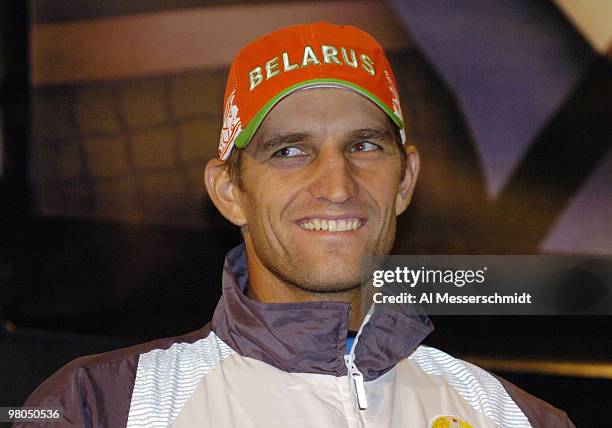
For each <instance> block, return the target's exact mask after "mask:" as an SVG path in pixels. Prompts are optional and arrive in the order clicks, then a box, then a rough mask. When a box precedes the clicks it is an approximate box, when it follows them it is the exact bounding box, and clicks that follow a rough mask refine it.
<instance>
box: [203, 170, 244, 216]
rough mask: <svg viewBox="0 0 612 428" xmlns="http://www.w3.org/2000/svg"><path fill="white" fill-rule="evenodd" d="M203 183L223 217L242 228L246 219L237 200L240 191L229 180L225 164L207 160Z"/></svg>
mask: <svg viewBox="0 0 612 428" xmlns="http://www.w3.org/2000/svg"><path fill="white" fill-rule="evenodd" d="M204 183H205V185H206V191H207V192H208V196H209V197H210V199H211V200H212V202H213V204H215V206H216V207H217V209H218V210H219V212H220V213H221V214H222V215H223V217H225V218H226V219H227V220H229V221H230V222H232V223H233V224H235V225H236V226H244V225H245V224H246V219H245V216H244V213H243V211H242V207H241V206H240V202H239V199H238V198H237V194H238V192H240V189H238V186H236V184H234V183H233V182H232V180H231V179H230V176H229V173H228V172H227V166H226V164H225V162H223V161H222V160H220V159H211V160H209V161H208V163H207V164H206V169H205V170H204Z"/></svg>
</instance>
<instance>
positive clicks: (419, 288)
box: [370, 255, 612, 315]
mask: <svg viewBox="0 0 612 428" xmlns="http://www.w3.org/2000/svg"><path fill="white" fill-rule="evenodd" d="M370 282H371V284H372V293H371V300H372V302H373V303H376V304H383V305H384V304H390V305H398V304H399V305H420V306H422V307H423V308H424V309H425V310H426V312H427V313H429V314H431V315H562V314H576V315H579V314H584V315H604V314H612V291H611V290H612V258H611V257H583V256H580V257H578V256H548V255H547V256H474V255H470V256H431V255H427V256H389V257H388V258H387V259H386V260H385V261H384V262H383V263H381V265H380V266H379V268H378V269H375V270H374V271H370Z"/></svg>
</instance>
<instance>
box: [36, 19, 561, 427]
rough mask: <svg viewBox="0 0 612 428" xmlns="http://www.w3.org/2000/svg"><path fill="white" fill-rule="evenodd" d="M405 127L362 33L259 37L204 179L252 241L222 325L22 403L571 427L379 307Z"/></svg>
mask: <svg viewBox="0 0 612 428" xmlns="http://www.w3.org/2000/svg"><path fill="white" fill-rule="evenodd" d="M403 126H404V125H403V119H402V116H401V110H400V103H399V98H398V95H397V90H396V84H395V78H394V77H393V74H392V71H391V68H390V66H389V63H388V61H387V59H386V58H385V56H384V53H383V51H382V48H381V47H380V46H379V44H378V43H377V42H376V41H375V40H374V39H372V38H371V37H370V36H369V35H367V34H366V33H364V32H362V31H361V30H358V29H356V28H354V27H348V26H334V25H331V24H328V23H316V24H307V25H298V26H294V27H289V28H285V29H282V30H279V31H276V32H274V33H271V34H269V35H267V36H264V37H262V38H260V39H257V40H255V41H254V42H252V43H251V44H250V45H248V46H247V47H246V48H244V49H243V50H242V51H241V52H240V53H239V54H238V56H237V57H236V59H235V61H234V62H233V64H232V67H231V69H230V73H229V77H228V84H227V90H226V94H225V110H224V120H223V129H222V132H221V142H220V146H219V157H220V159H215V160H211V161H210V162H209V163H208V165H207V167H206V171H205V181H206V187H207V190H208V193H209V195H210V198H211V200H212V201H213V202H214V204H215V205H216V207H217V208H218V209H219V211H220V212H221V213H222V214H223V215H224V216H225V217H226V218H227V219H228V220H229V221H231V222H232V223H233V224H235V225H237V226H238V227H240V228H241V231H242V235H243V238H244V245H242V246H240V247H238V248H235V249H234V250H232V251H231V252H230V253H229V254H228V255H227V258H226V263H225V267H224V271H223V284H222V287H223V296H222V298H221V300H220V302H219V304H218V306H217V309H216V310H215V313H214V316H213V320H212V321H211V322H210V323H209V324H207V325H206V326H205V327H203V328H202V329H200V330H198V331H196V332H193V333H190V334H187V335H185V336H181V337H174V338H168V339H161V340H158V341H154V342H151V343H147V344H144V345H138V346H135V347H132V348H127V349H122V350H118V351H113V352H109V353H106V354H101V355H95V356H90V357H84V358H80V359H78V360H76V361H74V362H72V363H70V364H69V365H67V366H66V367H64V368H63V369H62V370H60V371H59V372H58V373H56V374H55V375H54V376H52V377H51V378H50V379H48V380H47V381H46V382H45V383H43V385H41V386H40V387H39V388H38V389H37V390H36V391H35V392H34V394H33V395H32V396H31V397H30V399H29V400H28V402H27V403H26V405H28V406H48V407H59V408H60V410H61V413H62V415H63V420H62V424H63V425H64V426H111V427H119V426H147V427H150V426H173V427H195V426H198V427H201V426H203V427H296V428H297V427H315V426H316V427H362V426H363V427H365V426H371V427H395V426H397V427H399V426H409V427H421V426H423V427H451V426H454V427H497V426H504V427H529V426H533V427H553V426H554V427H568V426H573V425H572V424H571V422H570V421H569V419H568V418H567V416H566V415H565V414H564V413H563V412H562V411H559V410H557V409H555V408H553V407H551V406H549V405H548V404H546V403H544V402H542V401H540V400H538V399H536V398H534V397H531V396H529V395H528V394H526V393H525V392H523V391H521V390H519V389H518V388H516V387H515V386H513V385H511V384H509V383H507V382H506V381H504V380H500V379H497V378H495V377H494V376H492V375H491V374H489V373H487V372H486V371H484V370H482V369H480V368H478V367H475V366H473V365H471V364H469V363H466V362H463V361H461V360H457V359H454V358H453V357H451V356H449V355H447V354H445V353H444V352H442V351H439V350H437V349H434V348H429V347H426V346H420V343H421V342H422V340H423V339H424V338H425V337H426V336H427V334H428V333H429V332H431V330H432V329H433V327H432V325H431V323H430V321H429V320H428V318H427V317H426V316H424V315H421V314H419V313H418V312H416V311H415V310H414V308H412V307H409V306H408V307H401V305H400V306H397V307H394V306H383V305H370V302H371V300H370V301H369V297H368V296H369V293H368V290H369V287H368V280H367V279H368V274H369V273H371V272H372V271H373V270H374V269H376V267H377V266H378V264H377V260H380V258H381V257H383V256H385V255H386V254H388V253H389V252H390V250H391V247H392V245H393V242H394V239H395V227H396V216H398V215H399V214H401V213H402V212H403V211H404V210H406V208H407V207H408V205H409V204H410V200H411V197H412V193H413V190H414V187H415V182H416V178H417V175H418V171H419V157H418V153H417V150H416V149H415V148H414V147H412V146H409V145H405V137H404V132H403ZM370 306H371V307H370ZM368 307H370V308H369V309H368ZM355 331H356V332H357V333H356V334H355V335H354V337H353V338H351V337H350V336H351V332H355Z"/></svg>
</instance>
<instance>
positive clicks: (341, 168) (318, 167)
mask: <svg viewBox="0 0 612 428" xmlns="http://www.w3.org/2000/svg"><path fill="white" fill-rule="evenodd" d="M313 167H314V170H313V171H311V173H312V175H311V177H312V184H311V186H310V193H311V195H312V196H313V197H314V198H317V199H321V200H326V201H328V202H331V203H334V204H342V203H344V202H347V201H349V200H351V199H353V198H355V197H357V195H358V194H359V185H358V183H357V181H356V180H355V176H354V174H355V171H354V168H353V167H352V165H351V164H350V161H349V159H347V158H346V156H345V155H344V154H343V153H341V152H339V151H337V150H335V149H330V150H322V151H321V152H320V153H319V156H318V158H317V160H316V161H315V162H314V165H313Z"/></svg>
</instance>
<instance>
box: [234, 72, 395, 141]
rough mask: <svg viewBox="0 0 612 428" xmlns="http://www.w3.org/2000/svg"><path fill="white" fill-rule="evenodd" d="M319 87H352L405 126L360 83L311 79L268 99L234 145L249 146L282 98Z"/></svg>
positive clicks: (351, 88)
mask: <svg viewBox="0 0 612 428" xmlns="http://www.w3.org/2000/svg"><path fill="white" fill-rule="evenodd" d="M317 87H324V88H344V89H350V90H352V91H355V92H357V93H359V94H360V95H363V96H364V97H366V98H367V99H369V100H370V101H372V102H373V103H374V104H376V105H377V106H378V107H380V108H381V109H382V110H383V111H384V112H385V113H386V114H387V116H389V118H390V119H391V120H392V121H393V123H394V124H395V125H396V126H397V127H398V128H400V129H403V128H404V122H403V121H402V118H401V117H399V116H398V115H397V114H395V112H394V111H393V110H391V109H390V108H389V106H387V105H386V104H385V103H384V102H382V101H381V99H380V98H378V97H377V96H376V95H374V94H373V93H372V92H370V91H368V90H367V89H364V88H362V87H361V86H359V85H355V84H354V83H351V82H348V81H346V80H342V79H311V80H305V81H303V82H300V83H296V84H295V85H292V86H289V87H288V88H286V89H284V90H283V91H281V92H279V93H278V94H276V95H275V96H274V97H273V98H272V99H270V101H268V102H267V103H266V104H265V105H264V106H263V107H262V108H261V109H260V110H259V111H258V112H257V114H256V115H255V116H254V117H253V119H251V120H250V121H249V124H248V125H247V126H246V128H244V129H243V130H242V132H240V134H239V135H238V137H236V140H235V141H234V145H235V146H236V147H238V148H241V149H243V148H245V147H246V146H248V144H249V143H250V142H251V139H252V138H253V135H255V132H256V131H257V129H258V128H259V126H260V125H261V123H262V122H263V120H264V119H265V118H266V116H267V115H268V113H269V112H270V110H272V108H274V106H275V105H276V104H278V102H279V101H280V100H282V99H283V98H285V97H286V96H288V95H290V94H292V93H294V92H296V91H299V90H301V89H307V88H317ZM229 151H230V150H228V153H229Z"/></svg>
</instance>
